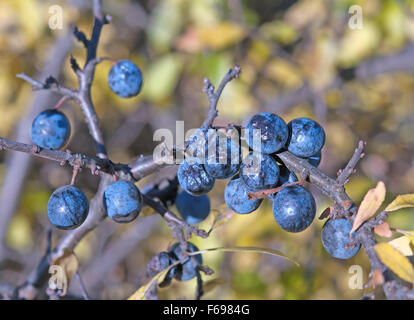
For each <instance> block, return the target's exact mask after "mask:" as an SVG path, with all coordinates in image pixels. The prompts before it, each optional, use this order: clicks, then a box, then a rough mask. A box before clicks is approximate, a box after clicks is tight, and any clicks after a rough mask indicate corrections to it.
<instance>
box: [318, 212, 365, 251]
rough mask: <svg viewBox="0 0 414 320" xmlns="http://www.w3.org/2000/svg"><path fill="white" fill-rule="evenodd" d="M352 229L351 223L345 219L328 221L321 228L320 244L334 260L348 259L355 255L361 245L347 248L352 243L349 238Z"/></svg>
mask: <svg viewBox="0 0 414 320" xmlns="http://www.w3.org/2000/svg"><path fill="white" fill-rule="evenodd" d="M351 229H352V225H351V223H350V222H349V221H348V220H346V219H329V220H327V221H326V222H325V224H324V226H323V228H322V244H323V246H324V248H325V249H326V251H328V253H329V254H330V255H332V256H334V257H335V258H338V259H349V258H352V257H353V256H354V255H356V254H357V252H358V250H359V248H360V247H361V244H360V243H358V244H356V245H355V246H349V247H348V245H350V244H351V243H353V241H352V239H350V238H349V232H350V231H351Z"/></svg>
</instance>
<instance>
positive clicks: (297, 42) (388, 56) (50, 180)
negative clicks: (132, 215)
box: [0, 0, 414, 299]
mask: <svg viewBox="0 0 414 320" xmlns="http://www.w3.org/2000/svg"><path fill="white" fill-rule="evenodd" d="M90 3H91V1H86V0H83V1H80V0H78V1H57V0H54V1H48V0H44V1H41V0H24V1H17V0H2V1H1V2H0V70H1V72H0V136H2V137H7V138H13V139H16V140H19V141H21V142H30V138H29V130H30V123H31V121H32V120H33V118H34V117H35V115H36V114H37V113H38V112H39V111H40V110H42V109H45V108H51V107H53V106H54V105H55V104H56V102H57V101H58V99H59V97H58V96H55V95H53V94H49V93H34V92H32V91H31V88H30V85H28V83H26V82H24V81H22V80H20V79H18V78H16V76H15V75H16V74H17V73H20V72H25V73H27V74H29V75H32V76H36V77H39V78H41V80H44V79H45V78H46V76H48V75H50V74H52V75H54V76H57V77H58V78H59V80H60V81H61V82H62V83H64V84H65V85H67V86H76V79H75V76H74V74H73V72H72V70H71V68H70V63H69V59H68V55H69V54H72V55H73V56H74V57H76V59H77V60H78V61H79V62H80V63H82V62H83V61H84V58H85V52H84V50H83V47H82V45H81V44H80V43H77V42H76V41H75V40H74V39H73V37H72V36H71V34H70V33H71V30H72V26H73V25H76V26H78V28H79V29H81V30H83V31H85V32H86V34H87V35H89V34H90V28H91V25H92V14H91V11H90ZM103 3H104V11H105V12H107V13H109V14H111V15H112V17H113V19H112V23H111V24H110V25H108V26H105V28H104V30H103V33H102V38H101V44H100V47H99V50H98V54H99V56H107V57H111V58H112V59H115V60H118V59H130V60H132V61H134V62H135V63H136V64H137V65H139V66H140V68H141V69H142V71H143V74H144V87H143V91H142V93H141V94H140V95H139V96H138V97H136V98H133V99H127V100H125V99H121V98H118V97H117V96H116V95H114V94H113V93H112V92H111V91H110V89H109V87H108V85H107V81H106V78H107V74H108V71H109V68H110V67H111V63H110V62H104V63H102V64H101V65H99V66H98V68H97V71H96V76H95V82H94V86H93V91H92V94H93V99H94V102H95V106H96V109H97V113H98V115H99V117H100V120H101V125H102V128H103V132H104V136H105V138H106V141H107V146H108V149H109V153H110V157H111V159H112V160H113V161H115V162H118V161H119V162H128V161H130V160H132V159H134V158H136V157H137V156H138V155H140V154H151V153H152V150H153V148H154V146H155V145H156V144H157V142H153V141H152V134H153V132H154V130H156V129H158V128H170V129H172V130H173V132H174V131H175V121H176V120H184V121H185V127H186V129H191V128H195V127H197V126H199V125H200V124H201V122H202V120H203V117H204V116H205V114H206V112H207V106H208V101H207V99H206V97H205V95H204V93H203V92H202V87H203V78H204V77H208V78H209V79H211V81H212V82H213V83H214V84H218V82H219V81H220V79H221V77H222V76H223V75H224V73H225V72H226V71H227V69H228V68H230V67H232V66H233V65H235V64H238V65H240V66H241V67H242V75H241V77H240V78H239V79H238V80H235V81H233V82H231V83H230V84H229V85H228V87H226V89H225V91H224V93H223V96H222V98H221V100H220V103H219V118H218V119H217V120H216V124H218V125H226V124H228V123H235V124H243V123H244V121H246V119H247V118H249V116H251V115H253V114H254V113H257V112H260V111H268V112H274V113H277V114H279V115H280V116H282V117H283V118H284V119H285V120H286V122H288V121H290V120H291V119H293V118H295V117H298V116H307V117H311V118H314V119H316V120H317V121H318V122H320V123H321V124H322V125H323V126H324V128H325V131H326V134H327V141H326V146H325V148H324V150H323V158H322V159H323V160H322V164H321V166H320V168H321V169H322V170H323V171H324V172H326V173H327V174H329V175H331V176H333V177H335V176H336V172H337V170H338V169H339V168H342V167H344V165H345V164H346V162H347V160H348V159H349V157H350V156H351V154H352V152H353V150H354V148H355V147H356V145H357V142H358V140H359V139H364V140H365V141H367V147H366V157H365V158H364V159H363V161H361V163H360V165H359V167H358V172H357V173H356V174H355V175H354V176H353V177H352V179H351V181H350V182H349V184H348V185H347V188H346V189H347V191H348V193H349V195H350V196H351V197H352V198H353V199H354V200H355V201H356V203H359V201H360V200H361V199H362V197H363V196H364V194H365V193H366V191H367V190H368V189H369V188H371V187H373V186H375V184H376V182H377V181H378V180H382V181H384V182H385V184H386V186H387V198H386V203H388V202H390V201H391V200H392V199H393V198H394V197H395V195H397V194H401V193H409V192H413V190H414V134H413V133H414V77H413V72H414V59H413V57H414V42H413V41H414V1H409V0H400V1H386V0H366V1H357V0H354V1H344V0H338V1H328V0H312V1H310V0H298V1H284V0H262V1H252V0H149V1H132V0H131V1H126V0H118V1H105V0H104V1H103ZM52 5H59V6H61V8H62V13H63V29H56V30H52V29H50V28H49V24H48V23H49V18H50V17H51V14H50V13H49V8H50V7H51V6H52ZM351 5H359V6H361V8H362V10H363V28H362V29H361V30H353V29H351V28H349V26H348V21H349V19H350V17H351V16H352V15H351V14H349V13H348V9H349V7H350V6H351ZM61 108H62V110H63V111H64V112H65V113H66V114H67V115H68V116H69V118H70V120H71V122H72V125H73V133H72V138H71V142H70V145H69V146H68V148H69V149H70V150H73V151H75V152H81V153H85V154H88V155H93V150H94V147H93V142H92V140H91V139H90V137H89V136H88V131H87V128H86V126H85V123H84V121H83V116H82V113H81V112H80V109H79V107H78V106H77V105H76V104H74V103H72V102H66V103H65V104H64V105H63V106H62V107H61ZM13 164H14V166H13ZM26 168H27V170H26ZM12 169H13V171H12V172H10V171H11V170H12ZM174 170H176V168H167V169H164V170H162V171H161V172H160V173H159V174H156V175H154V176H150V177H148V178H147V179H145V181H141V182H140V183H139V186H144V185H145V184H147V183H151V182H157V181H159V180H161V179H163V178H165V177H172V176H173V175H174V173H175V172H174ZM70 177H71V170H70V169H69V168H67V167H60V166H59V164H57V163H52V162H50V161H45V160H39V159H32V158H30V157H28V156H26V155H17V154H15V153H10V152H0V183H1V184H2V185H1V189H0V237H1V239H0V240H1V241H2V250H1V251H0V252H2V254H1V255H0V258H1V259H0V281H4V280H7V281H8V282H11V283H14V284H21V283H23V282H24V280H25V277H26V276H27V274H28V273H29V272H30V270H32V269H33V268H34V266H35V265H36V264H37V263H38V260H39V259H40V257H41V256H42V254H43V252H44V249H45V243H46V230H47V228H49V227H50V225H49V222H48V220H47V216H46V205H47V201H48V198H49V196H50V194H51V192H53V190H54V189H56V188H57V187H59V186H61V185H64V184H68V183H69V182H70ZM77 185H78V186H79V187H81V188H82V189H83V190H84V191H85V192H86V193H87V195H88V196H89V197H91V196H93V194H94V191H95V190H96V188H97V178H96V177H95V176H92V175H91V174H90V173H89V172H87V171H86V170H85V171H84V172H82V173H81V174H80V176H79V178H78V180H77ZM224 186H225V182H217V183H216V186H215V188H214V190H213V191H212V192H211V193H210V198H211V201H212V207H213V208H214V209H216V210H219V211H222V212H225V208H224V207H223V206H222V205H223V202H224V199H223V190H224ZM312 192H313V194H314V196H315V198H316V199H317V203H318V211H317V216H318V215H319V214H320V213H321V212H322V211H323V210H324V209H325V208H326V207H327V206H329V205H330V204H331V203H330V201H329V199H327V198H326V197H324V196H323V195H321V194H320V193H319V192H318V191H317V190H313V189H312ZM171 210H173V211H175V208H174V207H172V208H171ZM212 219H213V218H212V217H210V219H207V220H206V221H205V222H203V223H202V224H201V227H202V228H205V229H209V228H210V226H211V224H212ZM389 221H390V225H391V226H394V227H399V228H403V229H406V230H414V216H413V210H401V211H398V212H397V213H394V214H393V215H392V216H391V218H390V220H389ZM322 225H323V221H320V220H318V219H315V221H314V223H313V224H312V226H311V227H310V228H308V229H307V230H306V231H304V232H301V233H299V234H289V233H286V232H284V231H283V230H281V229H280V228H279V227H278V225H277V224H276V222H275V221H274V219H273V215H272V211H271V203H270V202H265V203H264V204H263V205H262V206H261V207H260V209H259V210H257V211H256V212H254V213H252V214H250V215H245V216H238V215H234V216H233V217H231V219H229V220H228V221H227V222H226V223H225V224H222V225H221V226H220V227H218V228H216V229H215V230H214V231H213V232H212V234H211V236H210V237H209V238H208V239H205V240H203V239H198V238H197V239H193V240H192V241H193V242H194V243H195V244H196V245H197V246H198V247H199V248H200V249H204V248H212V247H220V246H255V247H263V248H271V249H276V250H280V251H282V252H284V253H286V254H287V255H288V256H290V257H291V258H293V259H295V260H296V261H298V262H299V263H300V265H301V266H300V267H296V266H295V265H293V264H291V263H289V262H287V261H285V260H283V259H281V258H278V257H273V256H269V255H260V254H257V253H247V252H246V253H245V252H242V253H224V252H213V253H208V254H205V255H204V261H205V263H206V264H207V265H208V266H210V267H211V268H212V269H214V270H215V274H214V275H213V276H204V280H205V281H209V282H207V283H208V284H207V285H206V287H205V291H206V294H205V296H204V297H205V298H214V299H359V298H361V296H362V295H363V293H364V292H365V290H352V289H350V288H349V286H348V281H349V278H350V276H351V274H349V273H348V270H349V267H350V266H352V265H360V266H362V268H363V271H364V281H367V279H368V272H369V270H370V269H369V262H368V259H367V257H366V255H365V254H364V252H363V251H362V250H361V251H360V253H359V254H358V255H357V256H356V257H354V258H352V259H351V260H348V261H339V260H335V259H334V258H332V257H330V256H329V255H328V254H327V253H326V252H325V251H324V249H323V247H322V244H321V241H320V230H321V227H322ZM62 234H63V232H62V231H55V230H54V232H53V241H54V243H56V240H57V239H58V238H59V237H60V236H61V235H62ZM171 241H172V238H171V232H170V230H169V229H168V227H167V226H166V224H165V223H164V221H162V219H161V218H160V217H159V216H157V215H149V214H147V216H145V214H142V215H141V216H140V217H139V218H138V219H137V220H136V221H135V222H133V223H132V224H130V225H117V224H116V223H114V222H112V221H105V222H104V223H102V224H101V225H100V226H99V228H97V229H96V230H95V231H93V232H92V233H90V234H89V235H88V236H87V237H86V238H85V239H84V240H82V241H81V243H80V244H79V245H78V247H77V248H76V250H75V252H76V254H77V256H78V257H79V259H80V261H81V268H80V272H81V274H82V276H83V279H84V282H85V284H86V287H87V289H88V291H89V293H90V295H91V296H92V297H95V298H105V299H124V298H125V297H127V296H129V295H130V294H131V293H133V292H134V291H135V290H136V289H137V288H139V287H140V286H141V285H142V284H144V283H145V282H146V281H148V279H147V278H146V277H145V270H146V264H147V263H148V262H149V260H150V258H151V257H152V256H153V255H155V254H156V253H158V252H160V251H162V250H165V249H166V248H167V247H168V245H169V244H171ZM72 282H74V283H72V284H71V287H70V293H71V294H73V295H78V294H79V288H78V286H77V284H76V282H75V281H72ZM195 286H196V281H195V280H193V281H190V282H188V283H178V282H174V283H173V285H172V286H171V287H168V288H166V289H163V290H161V291H160V297H161V298H168V299H177V298H187V299H189V298H193V297H194V293H195ZM378 295H379V297H381V294H380V290H379V291H378Z"/></svg>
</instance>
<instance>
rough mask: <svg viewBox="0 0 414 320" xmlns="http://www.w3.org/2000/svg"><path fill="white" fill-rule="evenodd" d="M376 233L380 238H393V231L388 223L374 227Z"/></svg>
mask: <svg viewBox="0 0 414 320" xmlns="http://www.w3.org/2000/svg"><path fill="white" fill-rule="evenodd" d="M374 232H375V233H376V234H377V235H379V236H380V237H385V238H391V236H392V231H391V229H390V226H389V224H388V223H386V222H384V223H382V224H380V225H379V226H376V227H374Z"/></svg>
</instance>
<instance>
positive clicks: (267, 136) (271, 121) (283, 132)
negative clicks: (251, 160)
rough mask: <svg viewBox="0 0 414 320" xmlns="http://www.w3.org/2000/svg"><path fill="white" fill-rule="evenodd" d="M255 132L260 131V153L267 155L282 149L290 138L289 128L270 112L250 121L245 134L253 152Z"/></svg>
mask: <svg viewBox="0 0 414 320" xmlns="http://www.w3.org/2000/svg"><path fill="white" fill-rule="evenodd" d="M255 130H260V136H259V139H260V140H258V142H260V143H261V150H260V152H262V153H267V154H271V153H274V152H277V151H279V150H280V149H282V148H283V147H284V146H285V144H286V141H287V139H288V136H289V130H288V127H287V125H286V123H285V121H283V119H282V118H281V117H279V116H277V115H275V114H273V113H268V112H262V113H258V114H256V115H254V116H253V117H252V118H251V119H250V120H249V122H248V123H247V126H246V130H245V132H244V137H245V139H246V141H247V143H248V145H249V147H250V148H252V149H253V150H254V149H255V146H254V145H253V144H254V141H255V139H253V137H254V133H255V132H254V131H255ZM256 149H257V148H256ZM255 151H258V150H255Z"/></svg>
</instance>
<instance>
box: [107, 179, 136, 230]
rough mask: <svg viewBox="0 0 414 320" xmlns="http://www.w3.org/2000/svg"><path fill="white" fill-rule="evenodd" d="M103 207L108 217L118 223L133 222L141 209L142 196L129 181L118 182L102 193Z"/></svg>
mask: <svg viewBox="0 0 414 320" xmlns="http://www.w3.org/2000/svg"><path fill="white" fill-rule="evenodd" d="M104 205H105V209H106V212H107V214H108V216H109V217H110V218H111V219H112V220H114V221H116V222H119V223H128V222H131V221H132V220H134V219H135V218H136V217H137V216H138V214H139V212H140V211H141V209H142V196H141V192H140V191H139V190H138V188H137V187H136V186H135V184H133V183H132V182H130V181H126V180H118V181H116V182H114V183H112V184H110V185H109V186H108V187H107V188H106V190H105V192H104Z"/></svg>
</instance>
